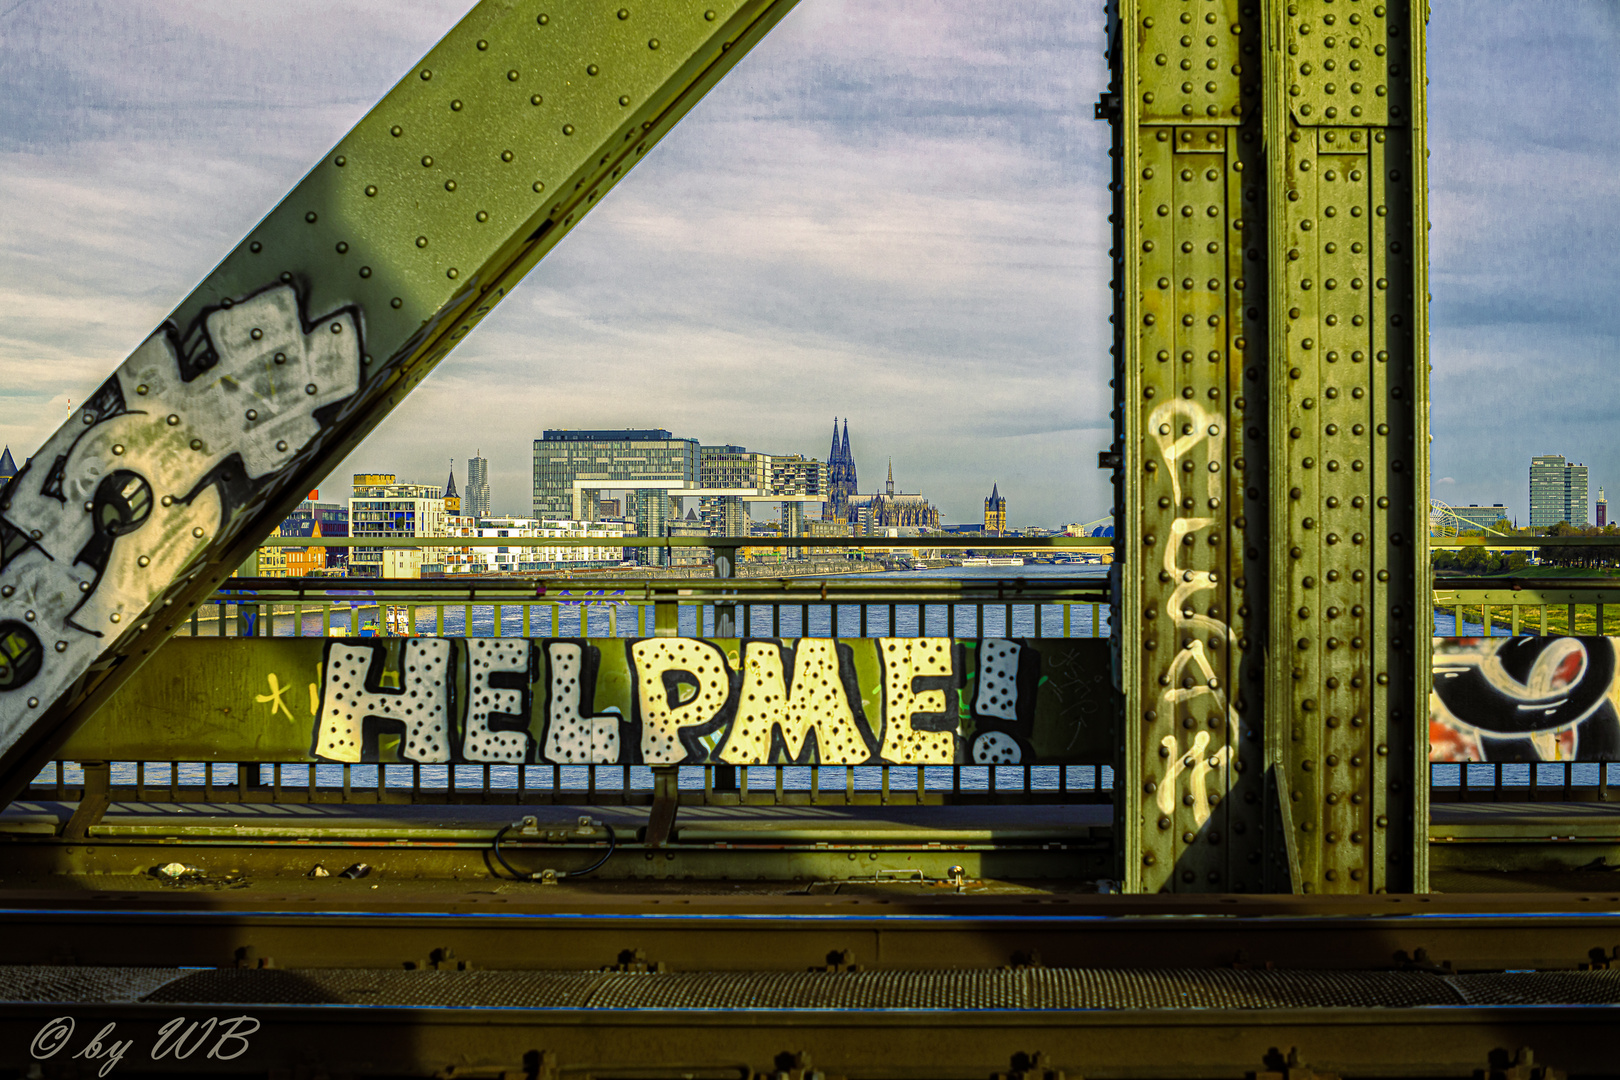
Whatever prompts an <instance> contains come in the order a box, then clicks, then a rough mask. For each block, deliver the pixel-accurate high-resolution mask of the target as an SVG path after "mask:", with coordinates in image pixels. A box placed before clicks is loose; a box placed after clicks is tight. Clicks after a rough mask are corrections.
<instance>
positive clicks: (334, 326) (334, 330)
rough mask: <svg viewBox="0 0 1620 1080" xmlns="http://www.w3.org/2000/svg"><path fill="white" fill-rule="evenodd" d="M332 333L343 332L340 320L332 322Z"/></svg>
mask: <svg viewBox="0 0 1620 1080" xmlns="http://www.w3.org/2000/svg"><path fill="white" fill-rule="evenodd" d="M332 333H334V334H341V333H343V324H342V323H340V322H335V323H333V324H332Z"/></svg>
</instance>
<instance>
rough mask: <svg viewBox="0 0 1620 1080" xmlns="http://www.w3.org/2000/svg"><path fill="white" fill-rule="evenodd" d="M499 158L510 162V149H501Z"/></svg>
mask: <svg viewBox="0 0 1620 1080" xmlns="http://www.w3.org/2000/svg"><path fill="white" fill-rule="evenodd" d="M501 160H502V161H506V162H510V161H511V160H512V151H510V150H502V151H501Z"/></svg>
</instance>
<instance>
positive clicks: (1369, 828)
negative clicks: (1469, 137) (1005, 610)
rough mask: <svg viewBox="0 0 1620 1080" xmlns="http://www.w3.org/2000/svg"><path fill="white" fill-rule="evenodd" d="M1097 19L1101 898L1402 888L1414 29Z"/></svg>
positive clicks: (1412, 757)
mask: <svg viewBox="0 0 1620 1080" xmlns="http://www.w3.org/2000/svg"><path fill="white" fill-rule="evenodd" d="M1111 17H1112V21H1111V25H1110V34H1109V38H1110V53H1109V59H1110V63H1111V69H1112V72H1113V84H1112V86H1111V87H1110V92H1109V94H1108V95H1106V96H1105V97H1104V99H1103V101H1102V102H1100V103H1099V105H1098V116H1099V118H1102V117H1107V118H1108V119H1110V120H1111V121H1112V122H1113V125H1114V140H1113V148H1112V153H1113V156H1114V215H1113V223H1114V251H1113V257H1114V260H1115V295H1116V299H1115V312H1114V323H1115V349H1114V352H1115V393H1116V401H1117V407H1116V411H1115V414H1114V415H1115V429H1116V441H1115V446H1114V448H1113V450H1112V451H1111V453H1110V454H1109V455H1105V460H1104V462H1103V464H1105V465H1111V466H1113V467H1114V468H1115V470H1116V472H1115V489H1116V508H1115V520H1116V522H1119V523H1120V525H1121V527H1120V528H1119V529H1118V530H1117V535H1116V542H1115V560H1116V562H1115V568H1114V571H1113V573H1114V587H1115V612H1114V619H1113V628H1114V629H1113V634H1114V643H1115V647H1116V650H1117V651H1116V668H1117V677H1118V680H1119V683H1120V685H1121V688H1122V690H1123V692H1124V698H1125V702H1126V712H1125V716H1124V718H1123V721H1122V723H1123V728H1122V731H1121V739H1120V744H1119V745H1120V748H1121V749H1120V773H1121V793H1120V798H1119V799H1118V801H1117V807H1118V814H1119V831H1118V835H1119V836H1120V841H1121V842H1120V849H1121V859H1122V866H1121V878H1122V880H1123V882H1124V884H1125V887H1126V888H1127V889H1128V890H1131V891H1164V890H1175V891H1215V892H1226V891H1235V892H1244V891H1248V892H1254V891H1272V892H1274V891H1284V892H1288V891H1303V892H1316V891H1341V892H1369V891H1382V890H1386V889H1395V890H1411V889H1415V888H1423V887H1424V886H1425V884H1426V875H1425V872H1424V862H1423V858H1424V854H1425V845H1424V844H1423V843H1422V842H1421V837H1422V835H1423V833H1424V830H1423V829H1422V828H1421V823H1422V822H1424V821H1426V812H1427V808H1426V805H1425V804H1423V800H1424V799H1425V797H1426V794H1427V791H1426V788H1424V786H1423V785H1422V784H1421V783H1419V782H1417V778H1418V777H1419V776H1420V764H1421V761H1422V758H1423V749H1424V743H1423V739H1422V730H1421V729H1422V726H1423V725H1422V724H1421V722H1419V720H1418V717H1420V715H1421V709H1420V708H1419V699H1420V696H1421V694H1420V691H1421V690H1422V684H1423V681H1424V676H1425V674H1426V672H1427V647H1428V635H1427V633H1426V632H1419V631H1420V630H1421V628H1422V626H1423V619H1424V618H1425V613H1426V612H1427V608H1428V598H1427V594H1426V592H1425V591H1424V590H1423V589H1422V588H1421V587H1420V586H1421V584H1422V582H1423V580H1425V576H1424V574H1423V573H1421V571H1422V570H1423V568H1424V566H1425V563H1426V532H1425V530H1424V529H1423V528H1421V522H1420V520H1419V519H1420V514H1419V508H1421V507H1424V506H1425V505H1426V502H1427V491H1426V478H1427V474H1428V473H1427V456H1426V449H1427V448H1426V435H1427V415H1426V399H1427V379H1426V375H1427V361H1426V356H1427V352H1426V341H1425V335H1424V326H1423V325H1422V318H1423V309H1424V304H1423V298H1424V285H1423V276H1422V268H1423V266H1424V262H1425V259H1424V246H1423V240H1424V221H1425V215H1424V214H1423V213H1422V207H1423V194H1424V190H1425V188H1424V183H1423V180H1422V175H1421V172H1420V171H1419V170H1420V169H1421V162H1422V160H1423V153H1422V149H1421V140H1422V128H1421V123H1419V124H1416V125H1414V124H1413V123H1412V122H1411V121H1412V118H1413V117H1414V116H1417V117H1421V115H1422V101H1421V78H1420V77H1418V76H1416V75H1414V72H1413V64H1414V62H1415V63H1417V64H1419V65H1420V64H1421V56H1422V47H1421V45H1422V31H1423V23H1422V12H1421V10H1419V11H1416V12H1413V11H1410V10H1409V8H1408V5H1407V4H1405V3H1398V4H1390V5H1387V6H1386V5H1385V4H1383V3H1373V2H1369V0H1295V2H1293V3H1288V4H1282V3H1274V2H1266V3H1263V2H1261V0H1120V2H1119V3H1118V4H1117V5H1116V6H1115V7H1114V9H1113V11H1112V13H1111ZM1413 57H1415V58H1416V60H1415V61H1414V60H1413V59H1412V58H1413Z"/></svg>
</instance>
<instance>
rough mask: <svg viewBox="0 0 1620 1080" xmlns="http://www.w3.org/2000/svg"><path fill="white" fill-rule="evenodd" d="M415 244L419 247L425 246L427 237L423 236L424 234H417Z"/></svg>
mask: <svg viewBox="0 0 1620 1080" xmlns="http://www.w3.org/2000/svg"><path fill="white" fill-rule="evenodd" d="M416 246H417V247H419V248H425V247H427V237H425V236H418V237H417V238H416Z"/></svg>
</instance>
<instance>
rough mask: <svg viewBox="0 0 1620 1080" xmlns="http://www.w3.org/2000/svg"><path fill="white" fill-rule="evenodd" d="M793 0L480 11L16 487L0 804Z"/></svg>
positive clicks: (1, 707)
mask: <svg viewBox="0 0 1620 1080" xmlns="http://www.w3.org/2000/svg"><path fill="white" fill-rule="evenodd" d="M795 2H796V0H702V2H699V3H691V2H686V0H622V3H621V4H615V3H603V2H600V0H483V2H482V3H480V4H479V5H478V6H477V7H475V8H474V9H473V10H472V11H471V12H469V13H468V14H467V16H466V17H465V18H464V19H462V20H461V22H460V23H459V24H458V25H457V26H456V27H455V28H454V29H453V30H451V31H450V33H449V34H447V35H446V36H445V38H444V40H442V41H441V42H440V43H439V44H438V45H437V46H435V47H434V48H433V50H432V51H431V52H430V53H428V55H427V56H426V57H424V58H423V60H422V61H421V63H420V64H418V65H417V66H416V67H415V68H413V69H412V70H411V72H410V73H409V74H407V75H406V76H405V77H404V79H402V80H401V81H400V82H399V84H398V85H396V86H395V87H394V89H393V90H391V91H390V92H389V93H388V95H387V96H386V97H384V98H383V100H382V101H381V102H379V103H378V105H377V106H376V108H374V109H372V110H371V112H370V113H369V114H368V115H367V116H366V117H365V118H364V119H363V120H361V121H360V123H359V124H358V125H356V126H355V128H354V130H353V131H351V132H349V134H348V135H346V136H345V137H344V138H343V139H342V141H341V142H339V143H338V145H337V146H335V147H334V148H333V149H332V151H331V152H330V153H328V154H327V155H326V156H325V157H323V158H322V159H321V161H320V162H319V163H318V164H317V165H316V166H315V168H314V169H313V170H312V171H311V172H310V173H309V175H308V176H306V177H305V178H304V179H303V180H302V181H301V182H300V183H299V184H298V186H297V187H295V188H294V189H293V190H292V191H291V192H290V193H289V194H288V195H287V198H286V199H285V200H283V201H282V203H281V205H279V206H277V207H276V208H275V209H274V210H272V211H271V212H270V214H269V215H268V216H267V217H266V218H265V219H264V220H263V221H261V222H260V223H259V224H258V225H257V226H256V227H255V228H254V229H253V230H252V232H251V233H249V234H248V236H247V237H246V238H245V239H244V240H243V242H242V243H241V244H240V245H239V246H238V247H237V248H236V249H235V250H233V251H232V252H230V253H229V254H228V255H226V257H225V258H224V260H223V261H222V262H221V263H220V264H219V266H218V267H216V268H215V269H214V271H213V272H212V273H210V274H209V275H208V277H207V278H206V279H205V280H204V281H203V282H202V284H201V285H199V286H198V287H197V289H196V290H195V291H194V292H193V293H192V294H191V295H190V296H188V297H186V298H185V299H184V300H183V301H181V303H180V305H179V306H178V307H176V308H175V310H174V312H173V313H172V314H171V315H170V316H169V318H168V319H167V320H165V322H164V323H163V325H162V326H160V327H159V328H158V329H157V330H156V331H155V332H154V333H153V334H152V335H151V337H149V338H148V339H147V340H146V341H145V342H143V343H142V344H141V345H140V347H139V348H137V349H136V350H135V352H134V353H133V354H132V355H131V356H130V357H129V359H127V360H126V361H125V362H124V363H123V364H122V365H121V366H120V367H119V368H118V369H117V370H116V371H115V372H114V373H113V374H112V376H111V377H110V378H108V380H107V381H106V382H105V383H104V384H103V385H102V387H101V389H100V390H99V391H97V392H96V394H95V395H94V396H93V397H92V398H91V399H90V401H89V402H88V403H87V404H86V405H85V407H84V408H83V409H82V410H81V411H80V412H79V413H77V414H76V415H75V416H74V417H73V418H72V419H70V420H69V421H68V422H67V423H66V424H65V425H63V427H62V428H61V430H59V431H58V432H57V433H56V434H55V435H53V436H52V437H51V438H50V439H49V440H48V441H47V442H46V444H45V445H44V446H43V447H42V448H41V449H40V450H39V451H38V452H37V453H36V454H35V455H34V457H33V459H32V461H31V462H30V464H29V465H28V466H26V467H25V468H24V469H23V471H22V472H21V473H20V474H18V476H17V477H16V478H15V479H13V480H12V482H11V483H10V485H9V486H8V487H7V488H6V489H5V491H4V492H3V493H0V802H3V801H6V800H9V799H11V798H14V797H15V796H16V795H17V794H18V792H20V791H21V790H22V788H23V786H24V785H26V784H27V782H28V780H29V779H30V778H31V776H32V775H33V774H34V773H35V772H37V771H38V769H39V768H40V766H41V765H42V763H43V762H44V761H46V760H47V759H48V758H49V757H50V756H51V754H52V753H53V751H54V750H55V749H56V748H57V747H58V746H59V745H60V744H61V743H62V741H63V740H64V739H65V738H66V737H67V736H68V734H69V733H70V732H71V731H72V730H73V729H74V728H75V727H76V726H77V725H78V724H79V723H80V722H81V721H82V720H83V719H84V718H85V717H86V716H87V715H88V714H89V713H90V711H92V710H93V709H94V708H95V707H96V706H97V705H98V704H99V703H100V702H101V701H103V700H105V699H106V697H107V696H108V695H109V694H110V693H111V692H112V691H113V690H114V689H116V687H117V685H118V684H119V683H121V682H122V681H123V680H124V679H125V678H127V677H128V675H129V674H130V673H131V672H132V671H134V670H135V668H137V667H138V666H139V665H140V664H141V663H142V662H143V661H144V660H145V658H146V657H147V656H149V655H150V654H151V652H152V651H153V650H154V649H155V648H157V646H158V645H159V644H160V643H161V642H162V641H163V640H164V639H165V638H166V637H167V636H168V635H169V634H170V633H171V632H172V631H173V630H174V629H175V628H176V627H177V626H179V625H180V624H181V622H182V620H183V619H184V618H185V617H186V616H187V615H188V614H189V613H190V612H191V610H192V609H193V608H194V607H196V606H197V604H198V603H200V602H201V601H202V600H203V598H204V597H206V596H207V595H208V594H209V593H211V592H212V591H213V590H214V588H215V587H217V586H218V585H219V584H220V582H221V581H223V580H224V579H225V578H226V577H227V576H228V575H229V574H230V573H231V572H232V571H233V570H234V569H235V568H236V567H237V566H238V565H239V564H240V563H241V562H242V561H243V559H244V558H245V557H246V556H247V555H248V554H249V553H250V552H251V551H252V550H253V549H254V547H255V546H256V545H257V544H258V543H259V541H261V540H262V539H263V538H264V537H265V536H266V535H268V534H269V532H270V531H271V530H272V529H273V528H274V527H275V526H276V524H277V523H278V522H279V521H281V519H282V518H283V517H284V516H285V515H286V514H287V513H288V512H289V511H290V510H291V509H292V508H293V506H294V505H296V503H297V502H298V501H299V500H300V499H301V498H303V496H304V493H305V492H307V491H309V489H310V488H311V487H313V486H314V485H315V484H316V483H318V482H319V481H320V479H321V478H322V477H323V476H325V475H326V473H327V471H328V470H329V469H330V468H331V467H332V466H333V465H335V464H336V463H337V462H338V461H339V460H341V459H342V458H343V456H344V455H346V454H347V453H349V452H350V451H351V450H352V449H353V448H354V447H355V446H356V445H357V444H358V443H359V442H360V440H361V439H363V438H364V437H365V436H366V434H367V433H368V432H369V431H371V429H372V428H373V427H375V426H376V425H377V424H378V423H379V422H380V421H381V420H382V419H383V417H385V416H387V415H388V413H389V412H390V411H391V410H392V409H393V408H394V407H395V406H396V405H398V404H399V403H400V401H401V400H403V398H404V396H405V395H406V394H407V393H409V392H410V390H411V389H412V388H413V387H415V386H416V385H417V384H419V383H420V382H421V381H422V379H423V378H424V377H425V376H426V375H427V374H428V372H430V371H431V370H432V369H433V367H434V365H436V364H437V363H438V362H439V361H440V360H442V359H443V358H444V357H445V356H446V355H447V354H448V353H449V352H450V350H451V349H453V348H454V347H455V345H456V343H457V342H459V341H460V340H461V339H462V338H464V337H465V336H466V335H467V334H468V333H469V332H470V331H471V330H472V328H473V327H475V326H477V325H478V323H479V321H480V320H481V319H483V318H484V316H485V315H487V314H488V313H489V312H490V311H491V310H492V309H493V308H494V306H495V305H496V304H497V303H499V302H500V300H501V299H502V298H503V297H504V296H505V295H506V294H507V292H508V291H509V290H510V289H512V287H513V286H514V285H516V284H517V282H518V280H519V279H520V278H521V277H522V276H523V275H524V274H525V273H527V272H528V270H529V268H530V267H532V266H533V265H534V264H535V263H536V262H538V261H539V260H540V259H541V258H542V257H544V256H545V254H546V253H547V252H548V251H550V250H551V248H552V247H553V246H554V245H555V244H556V243H557V242H558V241H559V240H561V239H562V237H563V236H565V235H566V234H567V233H568V231H569V230H570V229H571V228H572V227H573V226H574V225H575V224H576V223H577V222H578V221H579V220H580V219H581V218H582V217H583V216H584V215H585V213H586V212H587V211H589V210H590V208H591V207H592V206H594V205H595V204H596V202H597V201H598V200H599V199H600V198H601V197H602V196H603V195H604V194H606V192H607V191H608V190H609V189H610V188H611V187H612V186H613V185H614V184H615V183H617V182H618V181H619V180H620V179H621V178H622V177H623V176H624V174H625V173H626V172H627V171H628V170H629V169H630V168H631V167H632V166H634V165H635V163H636V162H637V161H639V160H641V158H642V156H643V155H644V154H645V153H646V151H647V150H648V149H650V148H651V147H652V146H653V145H654V144H655V143H656V142H657V141H658V139H659V138H661V137H662V136H663V135H664V133H665V132H667V131H668V130H669V128H670V126H671V125H672V124H673V123H674V122H675V121H677V120H678V119H680V117H681V116H683V115H684V114H685V113H686V112H687V110H689V109H690V108H692V106H693V105H694V104H695V103H696V102H697V100H698V99H699V98H701V97H702V96H703V94H704V93H706V92H707V91H708V89H709V88H710V87H712V86H713V85H714V84H715V82H716V81H718V80H719V79H720V77H721V76H722V75H724V74H725V73H726V72H727V71H728V70H730V69H731V67H732V66H733V65H734V64H736V63H737V61H738V60H739V59H740V58H741V57H742V56H743V54H745V53H746V52H747V51H748V50H749V49H750V48H751V47H752V46H753V45H754V44H755V43H757V42H758V41H759V40H760V38H761V37H762V36H763V35H764V34H765V33H766V32H768V31H769V30H770V29H771V27H773V26H774V25H775V24H776V23H777V22H778V21H780V20H781V18H782V17H783V16H784V15H785V14H786V13H787V12H788V10H790V9H791V8H792V7H793V5H794V3H795Z"/></svg>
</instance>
